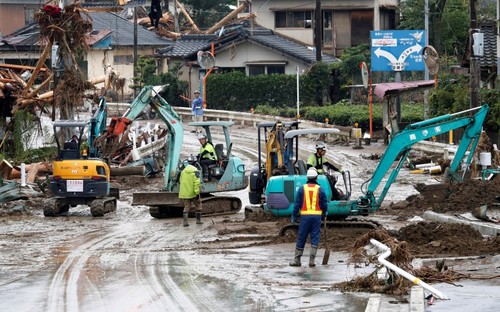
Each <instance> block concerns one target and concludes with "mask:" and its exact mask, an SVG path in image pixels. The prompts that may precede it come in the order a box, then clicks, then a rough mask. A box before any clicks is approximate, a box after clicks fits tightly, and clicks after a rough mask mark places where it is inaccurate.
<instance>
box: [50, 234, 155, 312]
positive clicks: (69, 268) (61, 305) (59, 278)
mask: <svg viewBox="0 0 500 312" xmlns="http://www.w3.org/2000/svg"><path fill="white" fill-rule="evenodd" d="M143 232H144V229H143V228H141V229H136V230H132V231H131V230H130V229H129V228H127V227H121V228H120V229H119V230H118V231H113V232H111V233H108V234H104V230H101V231H97V232H92V233H88V234H87V235H86V236H85V237H83V238H79V240H85V242H84V243H83V244H81V245H79V246H78V247H77V248H76V249H72V250H71V252H70V253H69V254H68V255H67V256H66V258H65V259H64V261H63V263H62V264H61V265H60V266H59V268H58V270H57V271H56V273H55V274H54V277H53V278H52V281H51V284H50V287H49V291H48V299H47V311H51V312H59V311H72V312H75V311H79V310H80V307H81V303H80V299H79V298H81V297H82V294H85V295H89V294H90V295H91V296H92V300H91V301H90V304H91V305H92V310H93V311H99V310H102V308H103V307H105V302H104V301H105V300H104V298H103V297H102V295H101V293H100V291H99V289H100V288H99V287H98V286H96V285H94V284H93V282H92V281H91V280H90V279H89V278H86V276H85V275H83V274H82V272H83V271H84V270H85V267H86V265H87V264H88V262H89V259H90V258H91V257H94V256H97V257H99V256H102V254H103V249H105V248H107V247H113V246H114V245H115V244H119V243H120V242H121V241H122V240H123V239H126V240H128V238H127V236H132V237H133V238H137V236H138V235H137V234H138V233H143ZM148 242H149V239H148V240H144V242H142V244H147V243H148ZM72 247H74V246H70V248H72ZM84 277H85V278H84ZM82 288H84V289H85V290H86V291H82V290H81V289H82ZM85 303H86V304H89V302H88V301H86V302H85Z"/></svg>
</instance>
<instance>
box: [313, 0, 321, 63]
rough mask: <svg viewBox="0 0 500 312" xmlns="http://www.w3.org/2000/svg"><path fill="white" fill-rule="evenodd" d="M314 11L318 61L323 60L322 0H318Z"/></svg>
mask: <svg viewBox="0 0 500 312" xmlns="http://www.w3.org/2000/svg"><path fill="white" fill-rule="evenodd" d="M314 13H315V14H314V45H315V47H316V62H321V0H316V11H315V12H314Z"/></svg>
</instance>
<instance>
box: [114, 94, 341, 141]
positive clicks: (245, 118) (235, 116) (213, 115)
mask: <svg viewBox="0 0 500 312" xmlns="http://www.w3.org/2000/svg"><path fill="white" fill-rule="evenodd" d="M107 105H108V115H110V116H111V115H114V116H122V115H123V114H124V113H125V112H126V111H127V109H128V107H129V104H127V103H107ZM172 108H173V109H174V111H175V112H177V114H179V115H180V116H181V118H182V120H185V121H190V120H191V108H190V107H181V106H173V107H172ZM203 116H204V118H205V120H216V121H221V120H227V121H233V122H235V123H236V124H239V125H242V126H252V127H257V124H259V123H260V122H265V121H275V122H276V121H294V120H295V119H292V118H286V117H279V116H271V115H262V114H255V113H250V112H233V111H225V110H216V109H205V110H204V114H203ZM300 122H301V126H302V127H303V128H337V129H339V130H340V132H339V133H338V134H335V136H341V137H344V138H347V139H348V138H350V133H351V128H350V127H342V126H340V127H339V126H334V125H330V124H327V123H321V122H314V121H309V120H301V121H300Z"/></svg>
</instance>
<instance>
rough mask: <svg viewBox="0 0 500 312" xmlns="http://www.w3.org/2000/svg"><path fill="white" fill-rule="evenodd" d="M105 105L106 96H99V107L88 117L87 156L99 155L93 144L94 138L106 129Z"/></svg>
mask: <svg viewBox="0 0 500 312" xmlns="http://www.w3.org/2000/svg"><path fill="white" fill-rule="evenodd" d="M106 106H107V104H106V97H105V96H101V97H99V107H98V108H97V110H96V111H95V113H94V115H93V116H92V118H90V123H89V127H88V138H87V142H88V144H89V157H99V149H98V148H97V146H96V144H95V140H96V139H97V137H98V136H99V135H101V134H102V133H104V131H105V130H106V119H107V117H108V115H107V112H106Z"/></svg>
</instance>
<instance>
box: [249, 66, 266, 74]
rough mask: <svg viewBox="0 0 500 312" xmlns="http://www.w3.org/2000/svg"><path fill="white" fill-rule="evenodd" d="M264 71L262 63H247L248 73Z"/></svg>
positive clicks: (262, 72) (261, 72)
mask: <svg viewBox="0 0 500 312" xmlns="http://www.w3.org/2000/svg"><path fill="white" fill-rule="evenodd" d="M265 72H266V66H264V65H248V75H249V76H257V75H263V74H265Z"/></svg>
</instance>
